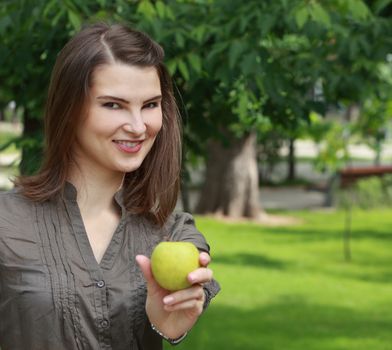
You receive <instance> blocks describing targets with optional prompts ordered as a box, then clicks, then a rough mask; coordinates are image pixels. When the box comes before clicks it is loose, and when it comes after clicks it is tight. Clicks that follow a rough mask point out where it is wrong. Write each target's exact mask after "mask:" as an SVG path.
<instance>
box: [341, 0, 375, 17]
mask: <svg viewBox="0 0 392 350" xmlns="http://www.w3.org/2000/svg"><path fill="white" fill-rule="evenodd" d="M347 5H348V8H349V11H350V12H351V14H352V15H353V17H354V18H357V19H365V18H367V17H369V15H370V11H369V8H368V7H367V6H366V4H365V3H364V2H363V1H362V0H347Z"/></svg>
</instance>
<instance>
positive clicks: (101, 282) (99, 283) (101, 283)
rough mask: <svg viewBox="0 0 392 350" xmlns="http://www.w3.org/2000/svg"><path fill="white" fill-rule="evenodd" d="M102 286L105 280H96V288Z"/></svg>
mask: <svg viewBox="0 0 392 350" xmlns="http://www.w3.org/2000/svg"><path fill="white" fill-rule="evenodd" d="M104 286H105V281H103V280H101V281H98V282H97V287H98V288H102V287H104Z"/></svg>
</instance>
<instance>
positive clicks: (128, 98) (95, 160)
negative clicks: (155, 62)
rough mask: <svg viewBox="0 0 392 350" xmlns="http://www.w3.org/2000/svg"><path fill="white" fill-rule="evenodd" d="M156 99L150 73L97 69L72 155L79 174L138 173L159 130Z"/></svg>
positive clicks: (129, 68)
mask: <svg viewBox="0 0 392 350" xmlns="http://www.w3.org/2000/svg"><path fill="white" fill-rule="evenodd" d="M161 99H162V93H161V87H160V80H159V76H158V73H157V71H156V69H155V68H154V67H143V68H141V67H136V66H131V65H126V64H119V63H113V64H107V65H103V66H99V67H97V68H96V70H95V71H94V72H93V75H92V86H91V90H90V97H89V98H88V100H87V102H86V109H85V111H86V112H85V113H86V115H84V116H82V122H81V124H80V126H79V128H78V130H77V134H76V144H75V147H74V149H73V151H74V153H73V154H74V158H75V161H76V163H77V164H78V166H79V168H80V169H81V170H82V172H88V173H91V172H95V174H96V172H104V173H108V174H109V175H110V173H121V174H124V173H126V172H131V171H134V170H136V169H138V168H139V167H140V165H141V164H142V162H143V160H144V159H145V158H146V156H147V154H148V152H149V151H150V150H151V147H152V146H153V144H154V141H155V138H156V136H157V134H158V132H159V131H160V129H161V127H162V108H161Z"/></svg>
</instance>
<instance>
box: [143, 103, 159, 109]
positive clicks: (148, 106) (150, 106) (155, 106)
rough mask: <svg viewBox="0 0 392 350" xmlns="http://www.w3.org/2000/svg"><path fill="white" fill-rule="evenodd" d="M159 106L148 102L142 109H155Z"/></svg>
mask: <svg viewBox="0 0 392 350" xmlns="http://www.w3.org/2000/svg"><path fill="white" fill-rule="evenodd" d="M158 106H159V103H158V102H149V103H147V104H145V105H144V106H143V108H147V109H152V108H157V107H158Z"/></svg>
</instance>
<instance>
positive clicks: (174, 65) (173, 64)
mask: <svg viewBox="0 0 392 350" xmlns="http://www.w3.org/2000/svg"><path fill="white" fill-rule="evenodd" d="M167 69H168V70H169V73H170V75H173V74H174V73H175V72H176V69H177V61H176V60H173V59H172V60H170V61H168V62H167Z"/></svg>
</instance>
